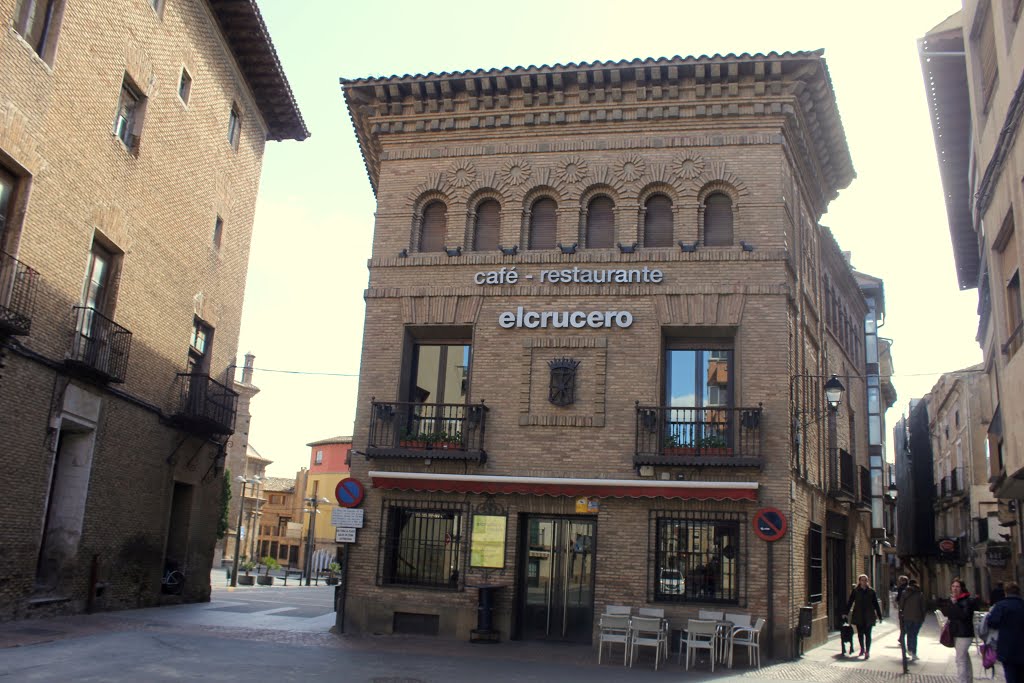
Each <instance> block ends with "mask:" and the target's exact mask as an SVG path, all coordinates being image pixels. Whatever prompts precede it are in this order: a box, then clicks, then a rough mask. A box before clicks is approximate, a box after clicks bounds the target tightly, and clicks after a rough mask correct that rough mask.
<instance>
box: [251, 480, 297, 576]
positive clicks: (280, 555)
mask: <svg viewBox="0 0 1024 683" xmlns="http://www.w3.org/2000/svg"><path fill="white" fill-rule="evenodd" d="M260 486H261V489H262V491H263V496H264V498H265V499H266V502H265V503H264V504H263V507H262V509H261V510H260V511H261V512H262V515H261V516H260V524H259V532H260V533H259V538H258V540H257V544H258V552H256V553H254V554H252V555H251V557H254V558H263V557H267V556H270V557H273V558H274V559H275V560H277V561H278V562H280V563H281V566H283V567H300V566H301V564H300V563H299V552H300V550H301V545H302V537H301V534H302V529H301V522H297V521H295V517H296V515H295V508H296V501H295V498H296V496H295V479H289V478H287V477H266V478H264V479H263V480H262V481H261V484H260Z"/></svg>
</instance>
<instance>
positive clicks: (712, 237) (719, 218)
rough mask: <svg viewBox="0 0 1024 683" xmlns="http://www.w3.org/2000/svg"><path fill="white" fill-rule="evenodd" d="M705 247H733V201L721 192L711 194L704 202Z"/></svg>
mask: <svg viewBox="0 0 1024 683" xmlns="http://www.w3.org/2000/svg"><path fill="white" fill-rule="evenodd" d="M704 245H705V246H708V247H728V246H731V245H732V200H731V199H729V197H728V196H727V195H725V194H723V193H721V192H715V193H713V194H710V195H708V198H707V199H705V200H704Z"/></svg>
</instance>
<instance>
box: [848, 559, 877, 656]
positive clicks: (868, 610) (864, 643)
mask: <svg viewBox="0 0 1024 683" xmlns="http://www.w3.org/2000/svg"><path fill="white" fill-rule="evenodd" d="M851 610H852V612H851ZM846 611H847V612H848V613H850V623H851V624H853V625H854V626H856V627H857V641H858V642H860V654H861V655H863V657H864V659H870V658H871V629H872V627H873V626H874V625H875V622H876V621H882V608H881V607H880V606H879V604H878V595H877V594H876V593H875V589H873V588H872V587H871V584H869V583H868V575H867V574H861V575H860V576H858V577H857V585H856V586H854V587H853V591H852V592H851V593H850V599H849V600H847V601H846ZM858 656H859V655H858Z"/></svg>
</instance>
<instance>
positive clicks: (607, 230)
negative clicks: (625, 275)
mask: <svg viewBox="0 0 1024 683" xmlns="http://www.w3.org/2000/svg"><path fill="white" fill-rule="evenodd" d="M584 243H585V244H586V245H587V248H588V249H609V248H611V247H613V246H615V202H613V201H612V200H611V199H610V198H609V197H594V198H593V199H591V200H590V204H588V205H587V234H586V239H585V240H584Z"/></svg>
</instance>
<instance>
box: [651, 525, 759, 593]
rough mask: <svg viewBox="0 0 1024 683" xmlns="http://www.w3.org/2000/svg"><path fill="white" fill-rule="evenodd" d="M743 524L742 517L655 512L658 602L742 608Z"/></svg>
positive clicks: (653, 567)
mask: <svg viewBox="0 0 1024 683" xmlns="http://www.w3.org/2000/svg"><path fill="white" fill-rule="evenodd" d="M743 519H744V518H743V515H741V514H739V513H711V512H696V511H695V512H686V511H679V512H669V511H654V512H652V513H651V520H650V535H651V538H650V547H651V548H652V549H653V552H652V553H651V558H650V559H651V561H652V565H651V581H650V584H649V586H650V591H649V592H650V594H651V595H652V596H653V600H654V601H658V602H691V601H692V602H702V603H708V602H717V603H726V604H739V603H740V575H739V572H740V569H741V567H740V563H739V558H740V557H741V556H742V553H741V548H740V542H741V526H742V525H743Z"/></svg>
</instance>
